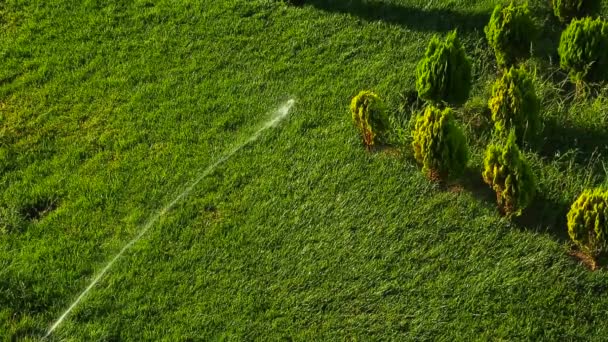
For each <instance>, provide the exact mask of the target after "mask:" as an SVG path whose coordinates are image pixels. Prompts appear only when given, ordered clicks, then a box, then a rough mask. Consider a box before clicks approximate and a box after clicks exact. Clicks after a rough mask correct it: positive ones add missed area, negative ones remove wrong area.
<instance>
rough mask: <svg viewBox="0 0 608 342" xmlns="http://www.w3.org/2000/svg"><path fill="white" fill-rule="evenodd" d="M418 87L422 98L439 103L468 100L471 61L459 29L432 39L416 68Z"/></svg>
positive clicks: (454, 102)
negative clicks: (442, 38) (462, 42)
mask: <svg viewBox="0 0 608 342" xmlns="http://www.w3.org/2000/svg"><path fill="white" fill-rule="evenodd" d="M416 89H417V91H418V95H419V96H420V98H422V99H424V100H427V101H431V102H434V103H436V104H438V103H443V102H445V103H448V104H451V105H461V104H463V103H465V102H466V100H467V98H468V97H469V92H470V90H471V61H470V60H469V58H468V57H467V55H466V52H465V50H464V48H463V46H462V44H461V43H460V40H459V39H458V35H457V32H456V31H454V32H452V33H450V34H449V35H448V36H447V38H446V40H445V41H441V40H440V39H439V38H438V37H433V39H431V42H430V43H429V46H428V47H427V49H426V53H425V55H424V58H423V59H422V60H421V61H420V62H419V63H418V66H417V68H416Z"/></svg>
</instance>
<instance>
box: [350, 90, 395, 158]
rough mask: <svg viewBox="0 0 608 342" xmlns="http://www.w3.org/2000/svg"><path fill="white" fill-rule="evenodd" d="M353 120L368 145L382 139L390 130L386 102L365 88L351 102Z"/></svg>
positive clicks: (370, 145)
mask: <svg viewBox="0 0 608 342" xmlns="http://www.w3.org/2000/svg"><path fill="white" fill-rule="evenodd" d="M350 110H351V112H352V116H353V121H354V122H355V125H356V126H357V128H358V129H359V131H360V132H361V135H362V136H363V142H364V143H365V145H366V146H367V147H372V146H373V145H374V144H375V143H377V142H378V141H381V140H382V139H383V137H384V135H385V134H386V131H387V130H388V118H387V116H386V109H385V106H384V103H383V102H382V100H381V99H380V97H378V95H376V94H375V93H373V92H371V91H367V90H364V91H362V92H360V93H359V94H358V95H357V96H355V97H354V98H353V99H352V101H351V103H350Z"/></svg>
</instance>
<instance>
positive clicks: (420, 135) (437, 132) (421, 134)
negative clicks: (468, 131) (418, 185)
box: [412, 105, 469, 181]
mask: <svg viewBox="0 0 608 342" xmlns="http://www.w3.org/2000/svg"><path fill="white" fill-rule="evenodd" d="M412 147H413V149H414V157H415V158H416V160H417V161H418V163H420V164H421V165H422V171H423V172H424V173H425V174H426V175H427V177H429V179H431V180H432V181H445V180H448V179H452V178H457V177H459V176H460V175H461V174H462V173H463V172H464V169H465V167H466V165H467V162H468V160H469V150H468V147H467V142H466V138H465V136H464V133H463V132H462V130H461V129H460V128H459V127H458V126H457V125H456V120H455V119H454V114H453V113H452V110H451V109H450V108H445V109H444V110H441V109H438V108H437V107H434V106H432V105H429V106H427V107H426V109H425V110H424V113H423V114H422V115H420V116H419V117H418V119H417V120H416V126H415V128H414V132H413V142H412Z"/></svg>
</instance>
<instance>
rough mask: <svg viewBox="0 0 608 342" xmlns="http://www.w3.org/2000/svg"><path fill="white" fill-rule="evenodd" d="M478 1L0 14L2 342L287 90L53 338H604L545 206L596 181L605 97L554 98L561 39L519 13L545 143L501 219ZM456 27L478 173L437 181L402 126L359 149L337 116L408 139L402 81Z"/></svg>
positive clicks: (546, 22) (561, 88)
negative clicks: (528, 188)
mask: <svg viewBox="0 0 608 342" xmlns="http://www.w3.org/2000/svg"><path fill="white" fill-rule="evenodd" d="M496 3H498V1H472V0H471V1H468V0H460V1H458V0H453V1H434V2H428V1H405V0H401V1H398V0H392V1H391V0H385V1H383V2H380V1H374V2H372V1H370V2H365V1H359V0H357V1H355V0H352V1H346V0H334V1H321V0H312V1H308V3H307V4H306V5H304V6H303V7H288V6H286V5H284V4H282V3H279V2H275V1H266V0H222V1H210V0H208V1H185V0H184V1H160V0H159V1H155V0H145V1H114V2H110V1H106V2H101V1H99V2H98V1H59V0H51V1H46V2H38V1H33V2H24V1H14V0H9V1H5V2H2V3H0V25H1V30H0V187H1V189H2V193H1V197H0V336H2V337H3V338H4V340H7V341H10V340H39V339H40V338H41V337H42V336H44V335H45V333H46V330H47V329H48V327H49V326H50V325H51V323H52V322H53V321H54V320H55V319H57V318H58V317H59V315H60V314H61V313H62V312H63V311H64V310H65V309H66V308H67V307H68V306H69V305H70V303H71V302H72V301H73V300H74V299H75V298H76V297H77V296H78V294H79V293H80V292H81V291H82V290H84V288H85V287H86V286H87V285H88V284H89V282H90V281H91V280H92V278H93V277H94V275H95V274H96V272H98V271H99V270H101V269H102V268H103V267H104V265H105V264H106V263H107V262H108V261H109V260H110V259H111V258H112V256H114V255H115V254H116V253H117V252H118V251H119V250H120V249H121V248H122V247H123V246H124V245H125V244H126V243H127V242H128V241H130V240H131V239H132V238H133V237H135V236H136V235H137V234H138V232H139V231H140V229H141V227H142V225H143V224H145V222H146V221H147V220H148V218H149V217H150V216H152V215H154V214H155V213H157V212H158V210H159V209H161V208H162V207H164V206H165V205H166V204H167V203H169V202H171V201H172V200H173V199H174V198H175V197H176V196H177V195H178V194H179V193H181V192H182V191H183V190H184V189H185V188H186V186H187V184H188V182H189V181H191V180H192V179H194V178H195V177H196V176H197V175H198V174H199V172H200V171H201V170H203V169H205V168H206V167H207V166H208V165H210V164H212V163H213V162H215V161H216V160H218V158H220V157H221V156H222V155H223V154H224V153H226V152H227V151H229V150H230V149H231V148H233V147H235V146H237V145H238V144H239V143H241V142H243V141H245V140H246V139H247V138H248V137H249V136H250V135H251V134H252V133H253V132H255V131H256V129H257V128H259V127H260V125H261V124H262V123H263V122H264V121H265V120H266V119H267V118H268V116H269V115H270V114H271V113H272V111H273V110H275V109H276V108H277V107H279V106H280V105H281V104H283V103H284V102H285V101H286V100H288V99H290V98H295V99H296V100H297V103H296V106H295V107H294V109H293V111H292V113H291V115H290V117H289V118H288V120H286V121H285V122H283V123H282V124H281V125H279V127H277V128H275V129H271V130H269V131H267V132H265V133H263V134H262V136H261V137H260V139H259V140H258V141H257V142H255V143H253V144H250V145H248V146H247V147H245V148H244V149H243V150H241V151H239V152H238V153H237V154H235V155H234V156H233V158H231V159H229V160H227V161H226V162H225V163H224V164H222V165H220V166H219V167H218V168H217V169H216V170H215V171H214V172H213V173H212V174H211V175H210V176H209V177H207V178H205V179H204V180H203V181H202V182H201V183H200V184H199V185H198V186H196V188H195V190H194V191H193V193H191V194H190V196H189V197H188V198H186V199H185V200H184V201H181V202H180V203H178V205H176V206H175V207H174V208H173V209H172V210H171V211H169V212H168V213H167V214H166V215H165V216H163V217H162V218H161V220H160V221H159V222H158V223H157V224H156V225H154V226H153V227H152V228H151V230H150V231H149V232H148V234H147V235H146V236H144V238H143V239H142V240H141V241H139V242H138V243H137V244H136V245H135V246H134V247H133V248H132V249H131V250H129V251H128V252H127V253H126V254H125V255H124V257H123V258H122V259H120V260H119V261H118V262H117V263H116V264H115V265H114V267H113V268H112V269H111V270H110V271H109V273H108V274H107V275H106V276H105V277H104V278H103V279H102V280H101V282H100V283H99V284H98V285H97V286H96V287H95V288H94V289H93V290H92V291H91V292H90V293H89V295H88V296H87V297H86V298H85V299H84V301H83V302H81V304H80V305H79V306H78V307H77V308H76V309H75V310H74V311H73V312H72V314H71V315H70V316H68V318H67V320H66V321H65V322H64V324H63V325H61V326H60V327H59V328H58V329H57V330H56V331H55V332H54V334H53V335H52V336H51V339H52V340H73V341H88V340H132V341H139V340H167V341H175V340H198V339H202V340H214V339H229V340H255V339H260V340H278V339H296V340H311V339H326V340H342V339H363V340H367V339H374V340H377V339H406V340H471V339H482V340H483V339H501V338H502V339H515V340H518V339H529V340H538V339H547V340H571V339H580V340H593V339H598V340H601V339H603V337H604V336H606V334H608V326H607V325H606V324H605V323H604V317H605V316H606V311H607V310H608V294H607V293H606V290H607V287H608V275H607V274H606V272H604V271H598V272H590V271H588V270H587V269H586V268H585V267H584V266H583V265H581V264H580V262H579V261H577V260H576V259H574V258H572V257H570V256H569V255H568V251H569V250H570V248H571V247H570V245H569V243H568V240H567V236H566V226H565V214H566V211H567V208H568V205H569V203H571V202H572V201H573V200H574V199H575V198H576V197H577V195H578V194H579V193H580V192H581V191H582V189H584V188H586V187H591V186H596V185H600V184H603V183H604V182H605V178H606V169H605V165H606V162H608V158H607V156H608V155H607V154H606V153H607V152H608V151H606V141H607V139H608V116H607V115H606V109H607V108H608V96H607V95H608V92H607V91H606V90H605V89H601V88H600V89H599V91H598V94H596V95H595V96H593V97H590V98H588V99H584V100H583V99H575V98H573V96H572V94H574V92H573V89H572V88H571V87H569V86H568V84H567V82H565V75H563V73H561V72H559V70H558V69H557V64H558V63H557V61H558V60H557V56H556V52H555V51H556V41H557V38H558V37H559V29H560V27H559V24H557V23H556V22H555V20H553V19H551V15H550V9H549V8H548V5H547V2H546V1H542V2H538V3H535V4H533V5H532V8H533V12H534V15H535V17H536V20H537V24H538V26H539V28H542V30H543V32H544V34H543V36H542V38H541V39H540V40H539V41H538V42H537V43H536V44H535V45H534V46H533V47H532V49H533V52H534V58H533V59H532V60H531V61H530V62H529V63H528V64H529V66H530V67H531V68H535V69H536V73H537V76H538V82H537V83H538V84H537V87H538V90H539V93H540V94H541V95H542V97H543V113H542V115H543V122H544V126H545V131H544V133H543V138H542V139H541V141H540V142H539V143H538V144H537V145H535V146H529V147H527V148H526V149H525V151H526V155H527V156H528V158H530V160H531V161H532V165H533V169H534V171H535V173H536V174H537V176H538V180H539V186H540V194H539V197H538V199H537V201H536V202H535V203H534V205H533V206H532V208H531V209H530V210H529V211H528V212H527V214H526V215H525V216H524V217H523V218H522V219H519V220H517V221H515V222H510V221H508V220H506V219H504V218H501V217H500V215H499V214H498V212H497V210H496V208H495V204H494V202H493V200H494V198H493V194H492V193H491V192H489V190H488V189H486V187H485V185H484V184H481V180H480V178H481V176H480V174H479V168H480V165H481V160H482V156H483V151H484V149H485V146H486V144H487V142H488V141H489V139H490V129H491V125H490V123H489V120H488V117H487V110H486V109H485V107H486V104H487V100H488V96H489V89H490V86H491V83H492V82H493V80H494V79H495V77H496V74H497V69H496V65H495V62H494V59H493V56H492V53H491V52H490V51H489V49H488V47H487V44H486V43H485V40H484V35H483V26H484V25H485V22H486V21H487V19H488V18H489V15H490V13H491V10H492V9H493V7H494V5H495V4H496ZM457 27H458V28H460V33H461V37H462V40H463V42H464V44H465V45H466V47H467V51H468V52H469V53H470V55H471V57H472V58H473V62H474V73H475V80H476V82H475V88H474V91H473V94H472V98H471V100H470V101H469V103H467V104H466V105H465V106H464V107H463V108H460V109H458V119H459V122H460V123H461V124H462V126H463V127H464V128H465V130H466V132H467V134H468V137H469V140H470V144H471V146H472V152H473V158H472V161H471V170H470V171H469V172H468V173H467V176H466V177H465V178H464V180H463V181H462V182H461V184H460V185H454V186H450V187H449V188H447V189H445V188H441V187H439V186H437V185H433V184H430V183H429V182H428V181H427V180H426V179H425V178H424V177H423V175H422V174H421V173H420V171H419V169H418V167H417V166H416V164H415V162H414V161H413V159H412V156H411V152H410V151H409V146H408V145H407V140H408V136H407V134H405V135H402V136H401V138H402V139H403V140H404V142H403V143H402V146H401V147H399V145H397V147H396V148H392V149H389V150H384V151H376V152H368V151H366V150H365V148H363V146H362V144H361V141H360V138H359V137H358V135H357V133H356V131H355V129H354V127H353V125H352V123H351V121H350V114H349V112H348V104H349V101H350V98H351V97H352V96H354V95H355V94H356V93H357V92H358V91H359V90H361V89H367V88H369V89H372V90H374V91H376V92H378V93H379V94H381V95H382V96H383V97H384V98H386V100H387V102H388V104H389V107H390V108H391V113H392V115H393V118H394V121H396V122H400V123H401V126H402V127H408V121H409V119H410V117H411V115H412V114H411V112H410V111H409V109H408V105H407V104H404V98H405V97H407V96H404V95H403V94H407V93H408V91H411V90H412V89H414V69H415V66H416V63H417V61H418V60H419V58H420V57H421V56H422V55H423V53H424V50H425V48H426V44H427V43H428V41H429V40H430V37H431V36H432V35H434V34H439V35H445V34H446V33H447V32H449V30H451V29H454V28H457Z"/></svg>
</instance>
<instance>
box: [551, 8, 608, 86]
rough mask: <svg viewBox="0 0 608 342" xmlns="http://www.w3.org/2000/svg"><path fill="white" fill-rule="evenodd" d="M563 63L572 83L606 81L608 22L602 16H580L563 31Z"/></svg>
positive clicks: (607, 72)
mask: <svg viewBox="0 0 608 342" xmlns="http://www.w3.org/2000/svg"><path fill="white" fill-rule="evenodd" d="M558 52H559V57H560V65H561V67H562V68H563V69H564V70H566V71H567V72H568V73H569V75H570V78H571V79H572V81H573V82H575V83H577V84H580V82H582V81H584V80H588V81H599V80H605V79H606V77H607V76H608V24H607V23H606V22H605V21H603V20H601V19H599V18H598V19H595V20H594V19H591V18H584V19H577V20H573V21H572V23H570V25H568V27H567V28H566V30H565V31H564V32H562V36H561V39H560V43H559V49H558Z"/></svg>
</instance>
